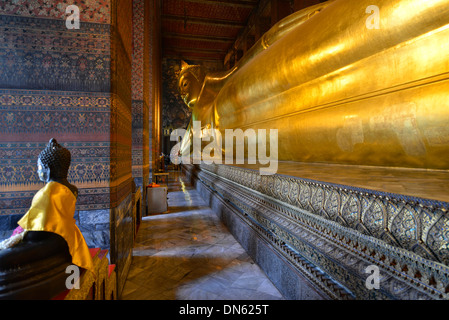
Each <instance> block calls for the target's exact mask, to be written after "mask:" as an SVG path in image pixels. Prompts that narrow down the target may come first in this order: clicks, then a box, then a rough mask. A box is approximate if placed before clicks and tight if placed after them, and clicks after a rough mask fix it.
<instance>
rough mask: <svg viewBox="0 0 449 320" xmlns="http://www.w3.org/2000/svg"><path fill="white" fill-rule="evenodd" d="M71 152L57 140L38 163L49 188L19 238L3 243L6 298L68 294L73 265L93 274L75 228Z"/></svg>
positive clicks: (1, 285) (0, 287)
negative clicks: (68, 175) (68, 279)
mask: <svg viewBox="0 0 449 320" xmlns="http://www.w3.org/2000/svg"><path fill="white" fill-rule="evenodd" d="M70 162H71V155H70V151H69V150H67V149H66V148H64V147H63V146H61V145H60V144H59V143H58V142H57V141H56V140H55V139H51V140H50V142H49V143H48V145H47V146H46V148H45V149H44V150H43V151H42V152H41V153H40V155H39V158H38V163H37V166H38V170H37V172H38V175H39V178H40V180H41V181H43V182H45V186H44V187H43V188H42V189H40V190H39V191H38V192H37V193H36V195H35V196H34V198H33V201H32V203H31V207H30V208H29V210H28V212H27V213H26V214H25V215H24V216H23V217H22V218H21V219H20V220H19V221H18V227H17V229H15V230H14V232H13V235H12V236H11V237H10V238H9V239H6V240H4V241H2V242H1V243H0V299H51V298H52V297H53V296H55V295H56V294H58V293H60V292H61V291H63V290H65V289H66V286H65V281H66V278H67V277H68V274H67V273H66V272H65V271H66V268H67V266H69V265H75V266H78V267H80V268H81V269H86V270H90V271H93V263H92V258H91V255H90V252H89V248H88V246H87V244H86V242H85V240H84V237H83V235H82V234H81V232H80V230H79V229H78V227H77V225H76V224H75V219H74V213H75V205H76V200H77V196H78V190H77V188H76V187H75V186H73V185H71V184H70V183H69V182H68V180H67V174H68V170H69V167H70Z"/></svg>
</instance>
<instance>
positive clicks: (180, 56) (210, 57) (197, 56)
mask: <svg viewBox="0 0 449 320" xmlns="http://www.w3.org/2000/svg"><path fill="white" fill-rule="evenodd" d="M164 58H170V59H179V60H201V61H220V62H223V56H222V55H219V56H213V55H210V54H209V55H207V54H196V53H195V52H186V53H182V54H181V53H179V52H167V53H164Z"/></svg>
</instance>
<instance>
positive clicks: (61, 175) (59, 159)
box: [37, 138, 71, 182]
mask: <svg viewBox="0 0 449 320" xmlns="http://www.w3.org/2000/svg"><path fill="white" fill-rule="evenodd" d="M70 162H71V155H70V151H69V150H67V149H66V148H64V147H63V146H61V145H60V144H59V143H58V142H57V141H56V139H54V138H52V139H51V140H50V141H49V142H48V144H47V146H46V147H45V149H44V150H42V152H41V153H40V154H39V158H38V160H37V173H38V175H39V179H40V180H41V181H43V182H48V181H51V180H64V179H67V175H68V172H69V167H70Z"/></svg>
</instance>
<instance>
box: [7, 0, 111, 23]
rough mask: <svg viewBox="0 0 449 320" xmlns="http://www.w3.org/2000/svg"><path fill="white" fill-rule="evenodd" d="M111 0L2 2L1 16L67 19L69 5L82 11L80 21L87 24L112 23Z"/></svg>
mask: <svg viewBox="0 0 449 320" xmlns="http://www.w3.org/2000/svg"><path fill="white" fill-rule="evenodd" d="M110 3H111V0H87V1H80V0H34V1H28V0H15V1H1V2H0V14H5V15H20V16H29V17H40V18H54V19H65V18H66V17H67V16H68V14H66V13H65V10H66V7H67V6H68V5H72V4H74V5H76V6H78V7H79V9H80V20H81V21H86V22H98V23H110V20H111V11H110Z"/></svg>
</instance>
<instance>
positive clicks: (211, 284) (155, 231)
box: [121, 173, 283, 300]
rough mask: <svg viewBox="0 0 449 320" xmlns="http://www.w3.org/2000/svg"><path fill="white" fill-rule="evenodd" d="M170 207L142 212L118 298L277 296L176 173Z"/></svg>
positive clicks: (267, 297) (169, 200)
mask: <svg viewBox="0 0 449 320" xmlns="http://www.w3.org/2000/svg"><path fill="white" fill-rule="evenodd" d="M168 205H169V212H168V213H164V214H157V215H152V216H147V217H144V218H143V219H142V220H143V221H142V223H141V225H140V228H139V232H138V235H137V239H136V244H135V247H134V250H133V260H132V264H131V267H130V271H129V274H128V278H127V280H126V283H125V286H124V289H123V292H122V295H121V299H123V300H282V299H283V297H282V295H281V294H280V293H279V291H278V290H277V289H276V288H275V287H274V286H273V284H272V283H271V282H270V280H268V278H267V277H266V276H265V274H264V273H263V271H262V270H261V269H260V268H259V267H258V266H257V265H256V264H255V263H254V262H253V261H252V259H251V258H250V257H249V256H248V255H247V254H246V252H245V250H244V249H243V248H242V247H241V245H240V244H239V243H238V242H237V241H236V240H235V239H234V237H233V236H232V235H231V234H230V233H229V232H228V230H227V229H226V227H225V226H224V225H223V224H222V223H221V222H220V221H219V220H218V218H217V217H216V215H215V214H214V213H213V212H211V210H210V209H209V207H207V206H206V205H205V203H204V202H203V200H202V199H201V198H200V196H199V195H198V193H197V192H196V190H194V189H193V188H192V187H191V186H189V185H186V184H185V183H184V182H183V181H182V180H181V178H180V177H179V176H178V174H177V173H171V174H170V180H169V193H168Z"/></svg>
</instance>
